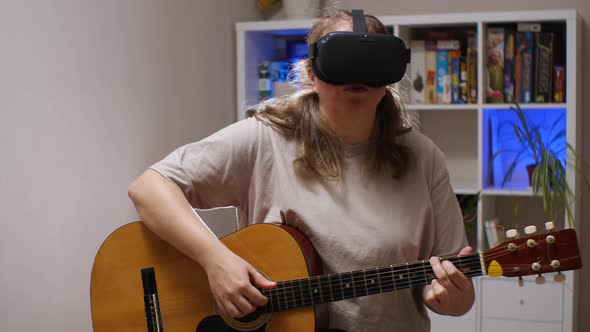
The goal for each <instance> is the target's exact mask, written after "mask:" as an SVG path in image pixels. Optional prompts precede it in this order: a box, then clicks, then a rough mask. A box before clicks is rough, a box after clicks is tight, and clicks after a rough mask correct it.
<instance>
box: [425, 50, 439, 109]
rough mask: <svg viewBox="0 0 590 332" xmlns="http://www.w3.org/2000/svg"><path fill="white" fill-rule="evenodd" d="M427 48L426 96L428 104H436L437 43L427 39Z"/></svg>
mask: <svg viewBox="0 0 590 332" xmlns="http://www.w3.org/2000/svg"><path fill="white" fill-rule="evenodd" d="M425 49H426V51H425V60H424V63H425V67H426V70H425V72H426V87H425V89H424V98H425V101H426V104H436V103H437V101H436V45H435V44H431V43H430V41H426V46H425Z"/></svg>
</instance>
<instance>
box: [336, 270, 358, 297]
mask: <svg viewBox="0 0 590 332" xmlns="http://www.w3.org/2000/svg"><path fill="white" fill-rule="evenodd" d="M340 285H342V298H344V299H350V298H353V297H356V294H355V292H354V282H353V278H352V272H346V273H341V274H340Z"/></svg>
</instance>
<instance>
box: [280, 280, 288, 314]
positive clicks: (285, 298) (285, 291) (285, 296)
mask: <svg viewBox="0 0 590 332" xmlns="http://www.w3.org/2000/svg"><path fill="white" fill-rule="evenodd" d="M288 282H289V281H288V280H287V281H285V282H283V284H282V287H281V290H282V291H283V295H282V298H283V300H284V302H285V310H287V309H289V299H288V298H287V290H286V287H287V283H288ZM279 295H280V294H279Z"/></svg>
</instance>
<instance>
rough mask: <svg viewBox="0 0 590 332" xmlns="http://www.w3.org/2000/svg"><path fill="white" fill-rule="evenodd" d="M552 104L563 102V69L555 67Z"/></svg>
mask: <svg viewBox="0 0 590 332" xmlns="http://www.w3.org/2000/svg"><path fill="white" fill-rule="evenodd" d="M553 102H554V103H564V102H565V68H564V67H563V66H555V68H554V69H553Z"/></svg>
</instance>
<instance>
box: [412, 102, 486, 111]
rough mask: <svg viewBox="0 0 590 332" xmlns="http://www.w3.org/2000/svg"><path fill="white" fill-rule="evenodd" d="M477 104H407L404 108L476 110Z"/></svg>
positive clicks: (415, 109) (417, 109)
mask: <svg viewBox="0 0 590 332" xmlns="http://www.w3.org/2000/svg"><path fill="white" fill-rule="evenodd" d="M478 108H479V107H478V105H477V104H464V105H461V104H449V105H439V104H434V105H433V104H408V105H406V109H407V110H408V111H445V110H451V111H455V110H471V111H477V109H478Z"/></svg>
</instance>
